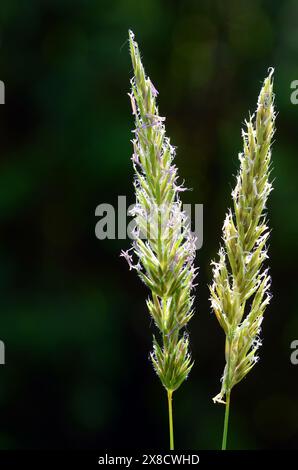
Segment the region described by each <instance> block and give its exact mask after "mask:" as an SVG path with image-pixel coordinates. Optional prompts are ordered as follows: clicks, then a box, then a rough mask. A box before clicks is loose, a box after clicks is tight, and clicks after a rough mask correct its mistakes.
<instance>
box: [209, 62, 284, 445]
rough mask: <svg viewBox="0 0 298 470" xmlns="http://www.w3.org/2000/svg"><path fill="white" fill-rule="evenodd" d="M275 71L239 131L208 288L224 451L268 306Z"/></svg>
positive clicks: (254, 357) (254, 359)
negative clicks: (234, 394) (217, 336)
mask: <svg viewBox="0 0 298 470" xmlns="http://www.w3.org/2000/svg"><path fill="white" fill-rule="evenodd" d="M272 76H273V69H271V70H270V71H269V75H268V77H267V78H266V79H265V81H264V84H263V87H262V89H261V92H260V95H259V99H258V106H257V110H256V113H255V115H253V116H250V118H249V120H248V122H246V129H245V131H243V132H242V136H243V145H244V149H243V153H241V154H240V155H239V159H240V171H239V173H238V176H237V181H236V187H235V189H234V191H233V192H232V199H233V208H232V209H231V210H229V211H228V213H227V215H226V218H225V221H224V225H223V237H222V238H223V246H222V247H221V248H220V251H219V261H218V262H216V263H215V262H214V263H213V284H212V285H211V287H210V292H211V304H212V309H213V311H214V313H215V315H216V317H217V319H218V321H219V324H220V326H221V327H222V328H223V330H224V333H225V335H226V344H225V359H226V366H225V369H224V373H223V377H222V387H221V391H220V393H219V394H218V395H217V396H216V397H215V398H214V402H220V403H225V405H226V413H225V421H224V432H223V442H222V448H223V449H225V448H226V441H227V430H228V419H229V407H230V396H231V391H232V389H233V387H234V386H235V385H236V384H237V383H238V382H240V381H241V380H242V379H243V378H244V377H245V376H246V375H247V374H248V372H249V371H250V370H251V369H252V368H253V367H254V365H255V364H256V363H257V361H258V356H257V350H258V348H259V347H260V345H261V341H260V336H259V335H260V330H261V324H262V321H263V315H264V311H265V308H266V306H267V305H268V303H269V301H270V294H269V288H270V276H269V274H268V269H265V268H264V267H263V264H264V261H265V260H266V258H267V257H268V255H267V247H266V244H267V240H268V236H269V228H268V226H267V222H266V202H267V199H268V196H269V194H270V192H271V190H272V185H271V183H270V181H269V174H270V160H271V143H272V137H273V134H274V121H275V112H274V95H273V90H272V88H273V79H272Z"/></svg>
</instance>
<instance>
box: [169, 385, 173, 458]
mask: <svg viewBox="0 0 298 470" xmlns="http://www.w3.org/2000/svg"><path fill="white" fill-rule="evenodd" d="M172 395H173V391H172V390H168V407H169V431H170V450H174V429H173V407H172Z"/></svg>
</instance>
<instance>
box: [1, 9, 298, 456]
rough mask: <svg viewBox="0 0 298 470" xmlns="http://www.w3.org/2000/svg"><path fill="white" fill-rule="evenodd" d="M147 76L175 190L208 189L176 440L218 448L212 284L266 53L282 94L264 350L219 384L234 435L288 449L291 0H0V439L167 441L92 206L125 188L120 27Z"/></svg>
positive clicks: (293, 223) (198, 196) (143, 344)
mask: <svg viewBox="0 0 298 470" xmlns="http://www.w3.org/2000/svg"><path fill="white" fill-rule="evenodd" d="M129 28H132V29H133V30H134V32H135V34H136V39H137V41H138V42H139V44H140V48H141V51H142V55H143V58H144V63H145V65H146V71H147V73H148V74H149V75H150V77H151V78H152V80H153V83H154V84H155V86H156V87H157V89H158V90H159V92H160V95H159V107H160V112H161V115H162V116H167V121H166V125H167V133H168V135H169V136H171V140H172V143H173V144H174V145H177V146H178V154H177V160H176V163H177V165H178V167H179V172H180V176H181V178H182V179H185V182H186V185H187V186H188V187H190V188H193V190H192V191H191V192H187V193H184V194H183V201H184V202H185V203H201V204H204V244H203V248H202V249H201V250H200V251H199V252H198V256H197V264H198V265H199V266H200V272H199V286H198V290H197V302H196V305H197V314H196V316H195V317H194V319H193V320H192V322H191V324H190V327H189V329H190V335H191V345H192V354H193V357H194V359H195V367H194V368H193V371H192V373H191V376H190V378H189V380H188V381H187V383H186V384H185V385H184V386H183V387H181V389H180V390H179V391H178V392H177V393H176V394H175V397H174V412H175V427H176V443H177V448H190V449H217V448H219V445H220V441H221V433H222V424H223V415H224V408H223V407H222V406H220V405H214V404H213V402H212V400H211V398H212V397H213V396H214V395H215V394H216V393H217V392H218V391H219V386H220V383H219V381H220V377H221V374H222V371H223V366H224V336H223V333H222V331H221V329H220V327H219V325H218V324H217V321H216V319H215V318H214V317H213V316H212V315H211V313H210V306H209V302H208V297H209V293H208V288H207V284H208V283H209V282H210V281H211V269H210V260H211V259H212V258H213V257H215V256H216V252H217V250H218V247H219V243H220V237H221V226H222V223H223V219H224V215H225V211H226V209H227V207H228V206H229V205H230V201H231V199H230V192H231V189H232V187H233V185H234V182H235V178H234V176H235V173H236V172H237V169H238V159H237V155H238V152H239V151H241V148H242V142H241V134H240V129H241V127H242V126H243V122H244V119H245V118H246V117H247V116H248V112H249V111H251V112H253V111H254V109H255V106H256V101H257V96H258V93H259V90H260V86H261V82H262V80H263V78H264V77H265V75H266V73H267V69H268V67H269V66H274V67H275V69H276V73H275V92H276V106H277V110H278V118H277V132H276V142H275V144H274V149H273V162H274V171H273V175H272V176H273V178H275V183H274V187H275V190H274V192H273V193H272V196H271V199H270V204H269V206H268V209H269V216H270V225H271V227H272V228H273V230H272V236H271V242H270V266H271V273H272V278H273V287H272V290H273V295H274V297H273V300H272V303H271V305H270V307H269V308H268V310H267V314H266V318H265V321H264V324H263V339H264V341H263V347H262V349H261V351H260V355H261V360H260V362H259V364H258V365H257V367H256V368H255V369H254V370H253V371H252V372H251V373H250V374H249V376H248V377H247V379H246V380H245V381H244V382H243V383H241V384H240V385H239V386H237V388H235V391H234V393H233V398H232V400H233V401H232V408H231V422H230V426H231V427H230V438H229V446H230V448H234V449H242V448H249V449H259V448H274V449H276V448H297V443H298V366H294V365H292V364H291V362H290V354H291V349H290V344H291V342H292V341H293V340H294V339H298V314H297V313H298V312H297V300H296V297H295V295H296V293H297V285H296V283H297V259H296V253H297V235H298V233H297V232H298V220H297V203H298V197H297V170H298V168H297V167H298V165H297V122H298V106H295V105H293V104H291V101H290V94H291V91H292V90H291V89H290V84H291V82H292V81H293V80H295V79H298V59H297V57H298V40H297V29H298V3H297V2H296V1H295V0H285V1H282V0H275V1H272V0H271V1H269V0H252V1H250V2H245V1H244V0H226V1H225V2H222V1H219V0H218V1H215V0H200V1H198V0H187V1H185V0H176V1H175V2H174V1H170V0H146V1H139V0H113V1H104V0H102V1H99V0H89V1H86V0H72V1H70V0H39V1H38V0H31V1H30V2H18V1H16V0H2V2H1V6H0V79H1V80H3V81H4V83H5V85H6V104H5V105H4V106H1V107H0V155H1V171H0V219H1V232H0V237H1V242H0V285H1V296H0V303H1V304H0V338H1V339H2V341H4V343H5V346H6V365H5V366H2V367H1V368H0V447H1V448H3V449H11V448H15V449H18V448H35V449H38V448H69V449H73V448H82V449H85V448H98V449H99V448H103V447H105V448H107V449H112V448H122V447H123V448H131V449H145V448H160V449H161V448H167V446H168V427H167V425H168V423H167V409H166V395H165V393H164V391H163V389H162V388H161V385H160V383H159V381H158V379H157V378H156V376H155V375H154V372H153V370H152V366H151V364H150V363H149V361H148V354H149V351H150V350H151V347H152V341H151V336H152V332H153V330H154V328H153V325H151V322H150V319H149V317H148V314H147V310H146V306H145V299H146V296H147V291H146V288H145V287H144V286H143V285H142V284H141V282H140V281H139V279H138V278H137V277H136V275H135V273H129V272H128V268H127V265H126V263H125V262H124V260H123V259H120V258H119V252H120V249H121V248H126V247H128V246H129V241H128V240H116V241H113V240H104V241H99V240H98V239H96V237H95V232H94V229H95V225H96V222H97V220H98V219H97V218H96V217H95V208H96V206H97V205H98V204H101V203H110V204H113V205H114V206H115V207H116V208H117V198H118V195H126V196H127V200H128V204H131V203H133V201H134V195H133V188H132V178H133V171H132V165H131V161H130V156H131V152H132V150H131V143H130V139H131V138H132V134H131V129H132V128H133V120H132V116H131V109H130V103H129V98H128V96H127V94H126V93H127V92H128V91H129V88H130V85H129V80H130V78H131V76H132V68H131V64H130V58H129V54H128V44H127V31H128V29H129Z"/></svg>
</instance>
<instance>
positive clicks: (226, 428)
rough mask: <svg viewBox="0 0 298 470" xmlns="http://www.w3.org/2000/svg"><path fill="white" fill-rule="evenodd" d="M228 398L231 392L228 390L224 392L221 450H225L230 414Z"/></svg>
mask: <svg viewBox="0 0 298 470" xmlns="http://www.w3.org/2000/svg"><path fill="white" fill-rule="evenodd" d="M230 398H231V392H230V391H229V392H227V393H226V412H225V421H224V429H223V436H222V446H221V450H226V448H227V436H228V428H229V415H230Z"/></svg>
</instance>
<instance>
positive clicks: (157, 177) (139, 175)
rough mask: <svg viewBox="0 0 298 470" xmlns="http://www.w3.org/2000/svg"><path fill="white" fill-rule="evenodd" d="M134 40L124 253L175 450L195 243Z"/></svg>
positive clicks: (152, 89)
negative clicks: (145, 318)
mask: <svg viewBox="0 0 298 470" xmlns="http://www.w3.org/2000/svg"><path fill="white" fill-rule="evenodd" d="M129 44H130V54H131V60H132V65H133V70H134V77H133V79H132V80H131V93H130V94H129V96H130V101H131V106H132V113H133V115H134V119H135V130H134V131H133V133H134V139H133V140H132V143H133V156H132V161H133V166H134V170H135V181H134V187H135V193H136V204H135V206H134V209H133V211H132V212H131V214H132V215H133V216H134V217H135V222H136V226H135V230H134V241H133V245H132V248H131V249H130V250H128V251H127V252H123V251H122V253H121V255H122V256H124V257H125V258H126V259H127V261H128V263H129V266H130V269H135V270H136V271H137V273H138V275H139V276H140V278H141V279H142V281H143V282H144V283H145V284H146V285H147V286H148V288H149V289H150V291H151V293H150V298H149V299H148V300H147V306H148V310H149V313H150V315H151V317H152V318H153V320H154V322H155V325H156V327H157V328H158V330H159V333H160V334H159V337H158V338H155V337H154V338H153V352H152V353H151V355H150V357H151V360H152V363H153V366H154V369H155V371H156V373H157V375H158V377H159V378H160V380H161V382H162V384H163V386H164V387H165V389H166V391H167V396H168V407H169V428H170V447H171V449H173V448H174V437H173V419H172V394H173V392H174V391H175V390H177V389H178V388H179V387H180V385H181V384H182V383H183V382H184V380H185V379H186V378H187V376H188V374H189V371H190V369H191V367H192V362H191V357H190V353H189V342H188V336H187V334H186V333H185V330H184V327H185V326H186V324H187V323H188V322H189V320H190V319H191V317H192V315H193V308H192V307H193V296H192V290H193V281H194V278H195V274H196V270H195V268H194V265H193V262H194V258H195V249H196V248H195V239H194V237H193V236H192V234H191V230H190V225H189V221H188V218H187V216H186V214H185V213H184V212H183V210H182V203H181V200H180V197H179V196H180V192H181V191H184V190H185V188H184V187H183V186H179V185H178V184H177V167H176V166H175V165H174V164H173V159H174V156H175V149H174V147H172V146H171V144H170V140H169V139H168V138H167V137H166V134H165V126H164V120H165V118H163V117H161V116H159V113H158V108H157V104H156V98H157V95H158V92H157V90H156V89H155V87H154V86H153V84H152V82H151V81H150V79H149V77H147V76H146V75H145V71H144V68H143V65H142V62H141V57H140V53H139V49H138V45H137V43H136V42H135V40H134V35H133V33H132V32H131V31H130V32H129ZM130 252H131V254H130ZM134 257H135V258H136V259H137V261H136V262H135V261H134V260H133V258H134Z"/></svg>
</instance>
